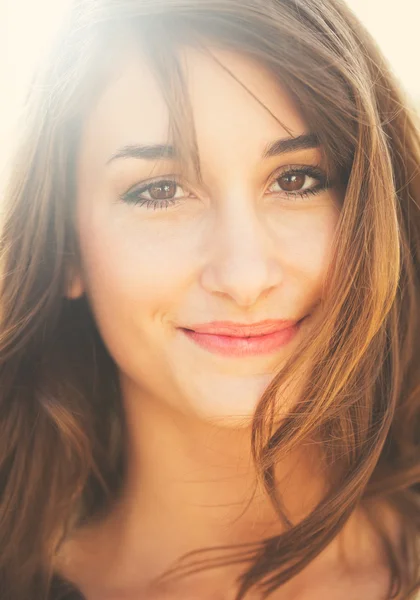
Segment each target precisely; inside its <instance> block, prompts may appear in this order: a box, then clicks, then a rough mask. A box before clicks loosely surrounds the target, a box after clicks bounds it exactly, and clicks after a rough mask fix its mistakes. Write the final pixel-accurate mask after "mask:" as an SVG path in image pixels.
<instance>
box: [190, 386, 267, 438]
mask: <svg viewBox="0 0 420 600" xmlns="http://www.w3.org/2000/svg"><path fill="white" fill-rule="evenodd" d="M271 379H272V376H271V375H266V374H265V375H258V376H257V375H255V376H253V377H235V378H234V377H230V378H229V377H216V376H214V377H213V380H212V381H211V384H210V385H208V386H204V385H203V386H198V385H197V384H198V382H197V381H195V382H194V383H195V384H196V385H195V386H194V387H195V390H194V393H191V391H192V390H189V393H188V396H189V398H190V402H189V404H190V409H191V410H192V412H193V413H194V415H195V416H196V417H198V418H199V419H200V420H202V421H206V422H211V423H213V424H217V425H218V426H221V427H226V428H235V429H238V428H241V429H242V428H246V427H250V425H251V423H252V419H253V416H254V413H255V409H256V407H257V405H258V403H259V401H260V399H261V397H262V395H263V393H264V391H265V389H266V388H267V385H268V384H269V383H270V381H271ZM200 387H201V389H199V388H200Z"/></svg>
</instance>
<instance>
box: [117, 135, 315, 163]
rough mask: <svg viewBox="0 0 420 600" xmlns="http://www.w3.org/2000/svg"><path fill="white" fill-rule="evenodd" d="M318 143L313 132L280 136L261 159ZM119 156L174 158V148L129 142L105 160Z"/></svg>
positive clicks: (266, 149)
mask: <svg viewBox="0 0 420 600" xmlns="http://www.w3.org/2000/svg"><path fill="white" fill-rule="evenodd" d="M319 145H320V143H319V139H318V136H317V135H316V134H315V133H306V134H302V135H298V136H296V137H287V138H282V139H279V140H276V141H274V142H272V143H271V144H269V145H268V146H267V147H266V148H265V150H264V152H263V159H266V158H271V157H273V156H279V155H280V154H285V153H286V152H296V151H298V150H307V149H309V148H318V147H319ZM119 158H137V159H142V160H160V159H174V158H176V150H175V148H174V147H173V146H171V145H168V144H129V145H127V146H123V147H122V148H120V149H119V150H117V152H115V153H114V154H113V155H112V156H111V157H110V158H109V159H108V160H107V162H106V164H107V165H109V164H110V163H111V162H113V161H114V160H117V159H119Z"/></svg>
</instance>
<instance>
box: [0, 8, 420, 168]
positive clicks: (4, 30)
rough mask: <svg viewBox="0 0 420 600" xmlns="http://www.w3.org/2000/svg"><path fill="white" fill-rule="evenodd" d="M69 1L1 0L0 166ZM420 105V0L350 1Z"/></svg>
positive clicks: (406, 87)
mask: <svg viewBox="0 0 420 600" xmlns="http://www.w3.org/2000/svg"><path fill="white" fill-rule="evenodd" d="M69 1H70V0H0V141H1V143H0V167H1V164H2V161H3V159H4V157H5V156H6V153H7V148H8V146H9V145H10V143H9V142H10V141H11V137H10V136H12V135H13V134H12V131H13V123H14V122H15V121H16V119H17V118H18V114H19V112H18V108H19V103H20V102H21V98H22V95H23V94H24V93H25V90H26V88H27V85H28V81H29V79H30V76H31V72H32V71H33V69H34V68H35V65H36V63H37V61H38V60H40V58H41V57H42V55H43V53H44V52H45V51H46V49H47V48H48V44H49V42H50V40H51V38H52V35H53V34H54V31H55V28H56V27H57V24H58V23H59V21H60V18H62V15H63V13H64V12H65V10H66V7H67V6H68V5H69ZM347 1H348V4H349V5H350V6H351V7H352V8H353V10H354V11H355V12H356V13H357V14H358V15H359V17H360V18H361V20H362V21H363V22H364V23H365V25H366V27H367V28H368V29H369V30H370V31H371V33H372V34H373V36H374V37H375V38H376V40H377V42H378V43H379V45H380V47H381V48H382V50H383V52H384V53H385V55H386V56H387V58H388V60H389V62H390V64H391V66H392V68H393V70H394V72H395V73H396V75H397V76H398V78H399V79H400V81H401V83H402V85H403V87H404V88H405V90H406V92H407V94H408V95H409V96H410V99H411V100H412V102H413V105H415V106H417V107H419V108H420V68H419V62H420V60H419V59H420V39H419V37H420V32H419V26H420V0H347Z"/></svg>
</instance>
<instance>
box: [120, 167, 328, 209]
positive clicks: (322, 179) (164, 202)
mask: <svg viewBox="0 0 420 600" xmlns="http://www.w3.org/2000/svg"><path fill="white" fill-rule="evenodd" d="M286 175H288V176H290V175H305V176H307V177H310V178H312V179H317V180H318V181H319V183H318V185H316V186H315V187H312V188H308V189H306V190H302V191H300V192H299V191H297V192H288V191H285V190H283V191H282V193H281V195H283V196H286V197H287V198H294V199H295V200H296V198H301V199H304V198H308V197H309V196H315V195H316V194H319V193H320V192H322V191H324V190H326V189H328V188H329V187H331V185H330V183H329V182H328V180H327V177H326V175H325V173H324V172H323V170H322V169H321V168H320V167H319V165H313V166H312V165H302V166H293V167H292V166H290V167H287V168H286V169H285V168H284V167H283V168H282V169H281V171H277V173H275V175H274V177H273V179H272V181H271V183H270V184H269V186H268V188H270V187H271V186H272V185H273V184H274V183H276V182H277V181H278V180H279V179H280V178H281V177H284V176H286ZM159 183H160V184H163V183H171V184H175V185H176V189H177V188H178V187H181V184H180V183H179V182H178V181H177V179H176V177H175V176H173V175H168V176H167V177H160V178H159V179H155V180H154V181H150V182H149V183H148V184H147V185H142V186H140V187H139V184H137V185H135V186H134V187H132V188H130V189H129V190H128V191H127V192H126V193H125V194H122V195H121V196H120V199H121V200H122V201H123V202H125V203H126V204H131V205H135V206H146V208H148V209H151V208H153V209H154V210H160V209H163V208H169V207H170V206H174V205H176V204H178V203H179V201H180V199H179V198H162V199H160V200H159V199H153V198H141V197H140V195H141V194H143V193H144V192H147V191H149V190H150V189H151V187H152V186H154V185H156V184H159ZM273 194H276V192H273ZM278 195H280V193H278ZM185 197H188V196H183V197H182V198H185Z"/></svg>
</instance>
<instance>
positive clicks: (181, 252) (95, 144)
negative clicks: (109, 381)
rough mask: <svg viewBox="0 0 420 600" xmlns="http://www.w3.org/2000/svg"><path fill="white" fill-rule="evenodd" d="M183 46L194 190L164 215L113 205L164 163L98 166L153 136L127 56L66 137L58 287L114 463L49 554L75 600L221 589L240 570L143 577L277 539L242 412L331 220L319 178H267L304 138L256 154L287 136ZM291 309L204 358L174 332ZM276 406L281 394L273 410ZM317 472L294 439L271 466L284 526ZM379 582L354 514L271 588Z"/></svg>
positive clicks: (369, 537)
mask: <svg viewBox="0 0 420 600" xmlns="http://www.w3.org/2000/svg"><path fill="white" fill-rule="evenodd" d="M216 54H217V56H218V57H219V59H220V60H221V61H222V62H223V63H224V64H225V65H227V66H228V67H229V68H230V69H231V70H232V71H233V72H234V73H235V75H236V76H237V77H239V78H240V79H241V81H243V83H244V84H245V86H246V87H248V89H250V90H251V91H252V92H253V93H255V94H256V95H257V96H258V98H259V99H260V100H261V102H262V103H263V105H265V106H266V107H268V108H269V110H270V111H271V112H272V113H273V114H274V115H276V116H277V117H278V118H279V119H280V122H281V123H283V124H284V125H285V126H286V127H287V129H288V130H290V131H292V132H293V135H295V136H298V135H304V134H308V133H310V132H309V131H308V127H307V125H306V123H305V122H304V120H303V118H302V116H301V115H300V113H299V111H298V110H297V108H296V106H295V105H294V104H293V102H292V100H291V99H290V97H289V96H288V94H287V92H286V91H285V90H284V89H282V87H281V86H280V85H279V83H278V82H276V81H274V80H273V78H272V76H271V75H270V74H269V73H267V72H266V71H265V70H264V69H262V68H261V66H260V65H257V64H254V63H252V62H250V61H249V60H248V59H246V58H244V57H241V56H238V55H235V54H230V53H226V52H220V51H216ZM184 57H185V60H186V64H187V67H188V84H189V92H190V95H191V102H192V108H193V113H194V120H195V125H196V129H197V140H198V146H199V151H200V157H201V160H202V165H203V181H204V184H203V187H202V188H200V189H196V188H193V186H192V185H191V186H190V187H191V189H190V188H189V185H188V182H185V184H184V183H183V184H182V186H181V187H182V189H179V190H178V192H177V193H178V197H179V198H180V200H179V201H178V202H177V203H176V204H173V205H171V206H169V207H168V206H167V207H165V208H156V207H154V208H151V207H150V205H147V204H143V205H140V204H137V205H129V204H128V203H127V202H123V201H122V200H121V197H122V196H124V194H126V192H127V190H132V189H133V186H135V185H136V184H139V187H141V185H140V184H142V183H143V182H146V183H148V182H150V180H151V179H152V178H153V180H156V179H158V178H159V177H161V180H164V179H165V177H166V179H168V177H169V176H170V175H176V174H177V168H178V167H177V164H176V161H175V160H172V159H171V160H169V159H165V160H164V161H162V160H161V161H154V162H153V164H152V163H151V162H150V160H149V161H147V160H143V159H139V158H133V157H131V158H117V159H115V160H111V162H109V159H110V157H112V156H114V155H115V153H117V152H118V150H119V149H120V148H124V147H127V146H129V145H133V144H147V145H150V144H158V143H159V144H164V143H166V131H167V123H168V111H167V107H166V105H165V103H164V101H163V98H162V95H161V92H160V90H159V87H158V85H157V84H156V81H155V79H154V77H153V74H152V72H151V71H150V69H149V68H148V65H147V63H146V62H145V61H143V60H142V58H141V57H140V56H138V55H136V54H133V55H127V57H126V59H125V61H124V62H123V64H122V65H121V68H120V69H119V76H118V77H116V78H114V79H112V80H111V81H110V82H109V85H108V87H107V89H106V90H105V92H104V93H103V94H102V96H101V97H100V99H99V101H98V103H97V105H96V106H95V107H94V109H93V110H92V112H91V114H90V115H89V116H88V119H87V121H86V125H85V128H84V132H83V138H82V145H81V150H80V158H79V169H78V199H77V211H76V212H77V229H78V234H79V240H80V248H81V256H82V265H81V268H80V269H79V270H78V271H77V272H75V273H73V277H72V279H71V281H70V284H69V289H68V296H69V297H72V298H76V297H78V296H80V295H81V294H83V293H85V294H86V295H87V297H88V298H89V301H90V303H91V306H92V309H93V312H94V315H95V318H96V321H97V324H98V328H99V330H100V332H101V335H102V337H103V339H104V341H105V343H106V345H107V347H108V349H109V351H110V353H111V355H112V356H113V358H114V360H115V362H116V364H117V366H118V369H119V373H120V381H121V388H122V393H123V404H124V410H125V412H126V416H127V423H128V439H127V445H128V456H129V464H128V475H127V480H126V485H125V489H124V494H123V497H122V499H121V502H120V503H119V504H118V505H117V506H116V507H115V509H114V510H113V511H112V513H111V514H110V515H109V517H108V518H107V519H106V520H105V521H103V522H101V523H100V524H97V525H95V526H92V527H90V528H88V529H85V530H84V531H81V532H79V533H78V534H77V535H76V536H75V537H74V539H73V540H72V541H70V542H68V543H67V545H66V546H65V547H64V548H63V550H62V553H61V555H60V556H59V557H58V560H57V569H58V570H59V571H60V572H61V573H62V574H64V575H65V576H66V577H67V578H68V579H70V580H71V581H74V582H75V583H76V584H77V585H78V586H79V587H80V589H81V590H82V592H83V593H84V594H85V596H86V598H87V600H117V599H118V600H123V599H124V600H134V599H135V600H138V599H139V598H147V599H151V600H169V599H170V600H175V599H177V598H182V599H183V600H190V599H191V600H192V599H194V600H196V599H197V598H200V599H201V600H231V599H233V597H234V580H235V578H236V577H237V576H238V575H239V573H240V572H241V570H243V565H242V566H239V567H238V566H230V567H226V568H223V569H218V570H212V571H208V572H207V573H202V574H200V575H195V576H194V577H192V578H188V579H186V580H183V581H181V582H178V583H176V584H174V585H173V586H169V587H166V588H165V587H156V586H155V585H154V583H153V582H154V579H155V578H156V577H157V576H158V575H160V574H161V573H162V572H163V571H165V570H166V569H168V568H169V567H170V566H171V565H172V564H173V563H174V561H176V560H177V559H178V558H179V557H180V556H182V555H183V554H184V553H186V552H189V551H192V550H195V549H200V548H205V547H209V546H217V545H231V544H241V543H247V542H258V541H260V540H261V539H263V538H264V537H268V536H272V535H275V534H277V533H281V531H282V525H281V523H280V522H279V519H278V518H277V516H276V515H275V512H274V510H273V508H272V506H271V504H270V502H269V500H268V499H267V497H266V496H265V495H264V494H263V493H262V491H261V490H260V489H259V488H258V487H257V488H256V474H255V471H254V467H253V465H252V460H251V453H250V423H251V419H252V415H253V412H254V410H255V407H256V405H257V402H258V400H259V398H260V396H261V394H262V392H263V391H264V389H265V387H266V386H267V385H268V384H269V382H270V380H271V379H272V377H273V373H274V371H275V369H276V368H278V366H281V364H282V363H284V362H285V360H286V359H287V358H288V357H289V356H290V354H291V353H292V352H293V350H294V348H296V346H297V344H298V342H299V336H303V335H305V331H307V329H308V328H310V327H311V326H312V325H311V323H313V319H315V318H316V307H317V305H318V303H319V301H320V299H321V294H322V284H323V280H324V277H325V273H326V270H327V268H328V264H329V259H330V254H331V244H332V242H333V236H334V232H335V227H336V224H337V221H338V218H339V208H338V204H339V202H338V201H339V197H338V193H337V191H336V190H335V189H334V188H332V187H330V188H325V189H320V190H319V191H318V193H316V194H312V195H308V196H306V197H300V196H298V195H295V196H294V197H291V196H290V195H287V194H285V190H284V189H282V187H281V183H282V181H283V183H284V180H280V182H279V179H278V178H279V177H280V176H281V175H282V173H285V172H286V170H287V169H290V167H296V166H299V167H302V166H304V167H308V166H312V167H315V166H316V167H317V168H321V169H322V167H323V161H324V158H323V154H322V152H321V149H320V148H318V147H310V148H304V149H299V150H295V151H293V152H287V153H283V154H281V155H274V156H271V157H268V158H267V157H264V151H265V150H266V149H267V147H269V146H270V144H273V142H275V141H276V140H277V139H279V138H282V139H283V138H285V137H288V136H289V134H288V133H287V132H286V131H285V129H284V128H283V126H282V125H281V124H280V123H279V122H277V121H276V120H275V119H274V118H273V116H272V115H270V113H269V112H268V111H267V110H265V109H264V108H263V106H261V105H260V104H258V102H256V100H255V98H253V97H252V96H251V95H250V94H249V93H247V91H246V90H244V89H243V87H241V86H240V85H239V84H238V83H237V82H236V81H235V80H234V79H232V78H231V77H230V76H229V75H228V74H227V73H226V72H225V71H224V70H223V69H221V67H220V66H219V65H218V64H217V63H216V62H214V61H212V60H211V59H210V58H209V57H206V56H203V55H201V54H199V53H198V52H196V51H194V50H191V49H186V50H185V54H184ZM301 181H302V189H303V190H305V189H308V188H314V186H316V185H319V183H320V182H319V181H316V180H315V179H314V178H313V177H310V176H308V175H304V176H303V179H302V180H301ZM296 191H297V192H298V191H300V190H299V188H296ZM125 197H126V196H125ZM148 198H149V200H150V197H148ZM303 317H308V318H307V320H306V321H305V324H304V326H302V327H301V329H300V330H299V332H298V334H297V335H296V337H295V338H294V339H292V340H291V341H290V342H289V343H288V344H286V345H284V346H282V347H280V348H278V350H276V351H275V352H271V353H267V354H264V355H258V356H246V357H240V358H238V357H223V358H221V357H220V356H218V355H215V354H213V353H211V352H209V351H207V350H205V349H203V348H201V347H198V346H196V345H195V344H194V343H193V342H191V341H190V340H187V339H186V338H185V336H183V335H182V334H181V333H180V329H179V328H180V327H187V326H188V325H191V324H193V323H197V322H203V321H214V320H230V321H235V322H247V323H254V322H257V321H260V320H264V319H274V318H275V319H292V320H295V321H297V320H300V319H302V318H303ZM293 400H294V398H293V397H290V398H284V405H283V409H284V410H287V407H288V406H289V405H290V403H291V402H293ZM325 477H326V475H325V473H323V471H322V468H321V466H320V463H319V461H318V458H317V453H316V451H314V449H308V448H306V447H305V448H304V447H302V448H300V449H298V450H297V451H296V453H295V454H294V455H293V456H290V457H288V459H287V461H283V462H282V463H281V464H279V465H278V481H279V485H280V486H281V491H282V495H283V497H284V500H285V503H286V506H287V507H288V509H289V513H290V515H291V517H292V519H294V520H298V519H300V518H302V516H303V515H305V514H307V513H308V511H309V510H310V509H311V507H313V506H314V504H315V503H316V501H317V500H318V499H319V497H320V495H321V494H322V492H323V490H324V486H325ZM254 492H255V493H254ZM385 585H386V574H385V573H384V567H383V559H382V555H381V552H380V549H379V544H378V540H377V539H376V538H375V537H374V535H373V534H372V532H371V531H370V529H369V527H368V525H367V523H366V521H365V520H364V519H363V518H362V517H361V515H360V514H358V515H357V516H355V517H354V518H353V519H352V520H351V522H350V523H349V525H348V526H347V527H346V529H345V532H343V534H342V535H341V536H340V537H339V539H338V538H337V539H336V540H335V541H334V542H333V543H332V544H331V546H330V547H328V548H327V549H326V550H325V551H324V552H323V553H322V554H321V555H320V556H319V557H318V558H317V559H316V560H315V561H313V563H311V565H310V566H309V567H308V568H307V569H305V571H304V572H302V574H300V575H299V576H297V577H296V578H295V579H293V580H292V581H291V582H290V583H288V584H287V585H285V586H283V587H282V588H281V589H279V590H278V591H277V592H276V594H273V596H272V597H273V598H274V599H275V600H277V599H278V600H304V599H307V598H308V599H309V598H310V599H311V600H317V599H319V600H321V599H322V600H328V599H329V598H331V599H334V600H337V598H340V599H341V598H342V599H343V600H344V599H345V600H353V599H354V600H356V599H357V600H360V598H369V599H371V600H376V599H377V600H380V598H382V596H383V593H384V586H385ZM250 598H252V599H253V600H254V598H255V599H257V598H258V599H259V596H258V595H255V596H250Z"/></svg>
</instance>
